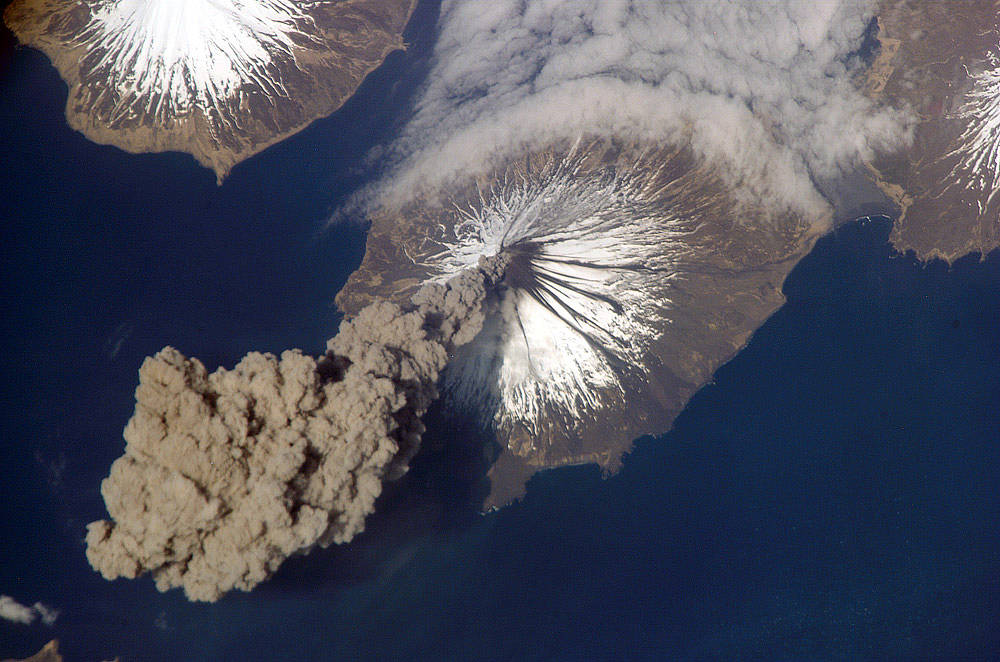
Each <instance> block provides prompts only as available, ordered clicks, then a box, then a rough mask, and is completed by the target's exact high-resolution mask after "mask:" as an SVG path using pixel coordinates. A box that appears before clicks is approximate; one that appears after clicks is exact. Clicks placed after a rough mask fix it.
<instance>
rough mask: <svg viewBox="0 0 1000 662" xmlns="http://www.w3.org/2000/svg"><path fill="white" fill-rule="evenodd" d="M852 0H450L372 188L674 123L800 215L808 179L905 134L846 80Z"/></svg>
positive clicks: (398, 194) (739, 179) (817, 197)
mask: <svg viewBox="0 0 1000 662" xmlns="http://www.w3.org/2000/svg"><path fill="white" fill-rule="evenodd" d="M872 12H873V8H872V6H871V3H869V2H864V1H862V0H826V1H823V2H818V3H802V2H799V1H798V0H773V1H771V2H759V3H758V2H752V3H747V2H736V1H734V0H715V1H707V0H677V1H675V2H665V3H652V2H630V1H628V0H572V1H570V0H527V1H525V0H494V1H492V2H490V3H482V2H475V1H472V0H450V1H446V2H445V3H444V4H443V7H442V12H441V19H440V36H439V40H438V44H437V46H436V48H435V53H434V63H433V66H432V69H431V72H430V74H429V78H428V80H427V82H426V84H425V87H424V90H423V93H422V95H421V97H420V99H419V101H418V103H417V106H416V108H415V115H414V117H413V119H412V121H411V123H410V124H409V126H408V128H407V129H406V130H405V132H404V134H403V135H402V137H401V138H400V139H399V140H398V141H397V142H396V143H395V144H394V145H393V146H392V147H391V149H390V150H389V151H388V152H389V154H391V155H392V157H391V158H393V159H394V161H395V165H396V168H395V170H394V172H395V176H394V177H392V178H390V179H389V180H388V181H387V182H385V183H384V184H383V187H382V190H381V191H380V192H379V196H380V199H381V201H382V202H391V201H393V200H394V199H400V198H401V199H405V198H406V197H408V196H410V195H412V193H413V192H414V190H415V189H419V188H420V187H421V186H424V185H443V184H446V183H447V182H448V181H449V179H450V178H453V177H456V176H460V175H461V174H463V173H469V172H470V171H471V172H477V171H481V170H484V169H486V168H489V167H490V166H492V165H494V164H496V163H499V162H502V161H503V160H505V159H507V158H509V157H510V156H513V155H514V154H516V153H518V152H522V151H524V150H527V149H532V148H538V147H544V146H545V145H546V144H548V143H550V142H551V141H554V140H559V139H564V138H573V137H575V136H578V135H581V134H594V135H615V136H620V137H626V138H630V139H639V140H652V141H663V140H670V139H676V138H681V137H683V138H684V139H685V140H690V142H691V144H692V145H693V147H694V148H695V150H696V151H697V152H698V154H699V155H701V156H704V157H707V158H709V159H711V160H712V161H713V162H716V163H718V164H719V166H720V168H721V169H722V170H723V171H724V172H725V173H726V175H727V177H728V179H729V181H730V183H731V184H732V185H733V186H734V187H735V188H739V189H740V190H742V191H746V192H749V193H752V194H754V195H755V197H757V198H758V199H760V200H765V201H768V202H770V203H774V204H775V205H778V206H780V207H782V208H789V209H793V210H796V211H800V212H803V213H806V214H810V215H821V214H822V213H823V212H824V211H825V210H826V209H827V208H828V207H827V205H826V202H825V200H824V199H823V197H822V195H821V194H820V192H819V191H818V190H817V188H816V186H815V184H814V182H815V181H816V180H826V179H831V178H836V177H838V176H839V175H840V174H841V173H842V172H844V171H845V170H849V169H853V168H854V167H855V166H856V165H857V164H858V162H859V161H861V160H866V159H869V158H871V156H872V155H873V153H874V152H876V151H881V150H888V149H893V148H895V147H897V146H899V145H901V144H904V143H905V142H906V141H907V140H908V137H909V130H908V126H907V125H908V122H907V118H906V116H905V115H902V114H900V113H897V112H892V111H890V110H887V109H878V108H876V107H874V106H873V104H872V103H871V102H870V101H869V100H868V99H867V98H865V97H864V96H863V95H862V94H861V93H860V92H859V91H858V90H857V88H856V86H855V85H854V83H853V82H852V75H854V74H855V72H856V70H857V67H858V65H859V63H858V61H857V58H855V57H853V56H852V53H854V52H856V51H857V49H858V48H859V47H860V45H861V43H862V40H863V37H864V33H865V29H866V27H867V25H868V22H869V21H870V19H871V17H872V15H873V13H872Z"/></svg>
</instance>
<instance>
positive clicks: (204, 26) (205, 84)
mask: <svg viewBox="0 0 1000 662" xmlns="http://www.w3.org/2000/svg"><path fill="white" fill-rule="evenodd" d="M415 6H416V0H318V1H316V2H311V3H297V2H294V1H293V0H255V2H252V3H249V2H248V3H237V2H234V0H222V2H208V0H203V2H201V3H197V4H196V3H192V2H184V3H181V2H176V0H143V2H135V1H134V0H125V1H123V2H120V3H115V2H112V1H111V0H14V2H13V3H11V4H10V5H9V6H8V7H7V9H6V11H5V12H4V21H5V22H6V23H7V25H8V26H9V27H10V29H11V30H12V31H13V32H14V33H15V35H16V36H17V38H18V39H19V40H20V41H21V42H22V43H24V44H26V45H28V46H32V47H35V48H38V49H40V50H42V51H43V52H44V53H45V54H46V55H48V57H49V59H50V60H52V62H53V64H54V65H55V67H56V69H58V70H59V73H60V75H61V76H62V78H63V80H65V81H66V84H67V85H68V86H69V97H68V99H67V102H66V120H67V122H68V123H69V125H70V126H71V127H73V128H74V129H76V130H77V131H80V132H82V133H83V134H84V135H85V136H87V137H88V138H89V139H91V140H93V141H94V142H97V143H100V144H107V145H114V146H116V147H120V148H121V149H124V150H125V151H128V152H133V153H143V152H162V151H181V152H187V153H189V154H191V155H193V156H194V158H195V159H196V160H197V161H198V162H199V163H201V164H202V165H204V166H205V167H207V168H211V169H212V170H214V171H215V173H216V176H217V178H218V181H219V182H220V183H221V182H222V180H223V179H224V178H225V177H226V176H227V175H228V174H229V172H230V170H231V169H232V168H233V166H234V165H236V164H237V163H239V162H240V161H243V160H244V159H246V158H249V157H250V156H252V155H254V154H256V153H257V152H260V151H262V150H264V149H265V148H267V147H269V146H270V145H272V144H274V143H276V142H279V141H281V140H282V139H284V138H287V137H288V136H290V135H292V134H294V133H296V132H298V131H300V130H302V129H303V128H305V127H306V126H307V125H309V124H310V123H311V122H312V121H313V120H315V119H317V118H320V117H324V116H326V115H329V114H330V113H332V112H333V111H335V110H337V109H338V108H340V106H341V105H343V103H344V102H345V101H346V100H347V99H348V98H350V96H351V95H352V94H354V92H355V90H356V89H357V88H358V86H359V85H360V84H361V81H362V80H364V78H365V76H367V75H368V74H369V73H370V72H371V71H372V70H374V69H375V68H377V67H378V66H379V65H380V64H381V63H382V62H383V60H384V59H385V58H386V56H388V55H389V53H391V52H392V51H395V50H399V49H402V48H404V44H403V41H402V31H403V28H404V27H405V26H406V23H407V21H409V18H410V15H411V14H412V12H413V9H414V7H415Z"/></svg>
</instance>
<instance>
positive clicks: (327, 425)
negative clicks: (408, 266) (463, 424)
mask: <svg viewBox="0 0 1000 662" xmlns="http://www.w3.org/2000/svg"><path fill="white" fill-rule="evenodd" d="M502 268H503V263H502V259H501V258H494V259H492V260H485V259H484V260H483V261H481V262H480V263H479V264H478V265H477V266H472V267H471V268H468V269H465V270H464V271H462V272H461V273H459V274H458V275H456V276H454V277H453V278H451V279H450V280H448V281H447V282H445V283H429V284H426V285H424V286H423V287H421V288H420V289H419V290H418V291H417V292H416V293H415V294H414V295H413V296H412V297H411V299H410V301H409V302H407V304H406V305H405V306H400V305H398V304H395V303H390V302H387V301H376V302H374V303H372V304H371V305H369V306H367V307H365V308H364V309H363V310H361V311H360V312H359V313H358V314H357V315H356V316H354V317H353V318H352V319H350V320H345V321H344V323H343V324H342V325H341V328H340V332H339V333H338V334H337V335H336V336H335V337H334V338H332V339H330V341H329V342H328V351H327V353H326V355H325V356H323V357H322V358H320V359H319V360H315V359H313V358H311V357H308V356H304V355H303V354H302V353H301V352H299V351H298V350H292V351H286V352H284V353H283V354H282V355H281V358H280V359H279V358H277V357H275V356H273V355H270V354H260V353H251V354H248V355H247V356H246V357H245V358H244V359H243V360H242V361H240V363H239V364H238V365H237V366H236V367H235V368H234V369H233V370H225V369H222V368H220V369H218V370H217V371H215V372H214V373H211V374H209V373H208V372H207V371H206V370H205V367H204V366H203V365H202V364H201V363H200V362H199V361H198V360H197V359H189V358H186V357H185V356H183V355H182V354H181V353H180V352H178V351H177V350H175V349H172V348H169V347H168V348H165V349H164V350H162V351H161V352H159V353H158V354H157V355H156V356H153V357H150V358H148V359H146V361H145V362H144V363H143V365H142V368H141V369H140V371H139V379H140V383H139V387H138V388H137V389H136V408H135V414H134V415H133V417H132V419H131V420H130V421H129V423H128V425H127V426H126V428H125V440H126V442H127V444H126V448H125V455H124V456H122V457H121V458H119V459H118V460H116V461H115V463H114V464H113V465H112V467H111V473H110V475H109V476H108V478H107V479H105V481H104V482H103V484H102V486H101V493H102V494H103V496H104V500H105V503H106V504H107V508H108V512H109V513H110V515H111V519H110V520H101V521H97V522H92V523H91V524H90V525H89V526H88V532H87V558H88V559H89V561H90V563H91V565H92V566H93V567H94V568H95V569H96V570H98V571H100V572H101V574H102V575H104V577H105V578H107V579H115V578H117V577H128V578H134V577H136V576H138V575H140V574H142V573H145V572H150V573H152V575H153V577H154V579H155V580H156V586H157V588H159V589H160V590H161V591H163V590H167V589H169V588H173V587H183V588H184V591H185V593H186V594H187V596H188V597H189V598H190V599H192V600H203V601H214V600H217V599H218V598H219V597H220V596H221V595H222V594H224V593H225V592H227V591H230V590H232V589H241V590H250V589H252V588H253V587H254V586H256V585H257V584H259V583H260V582H262V581H264V580H265V579H266V578H267V577H268V576H269V575H270V574H271V573H273V572H274V571H275V570H276V569H277V568H278V566H280V565H281V563H282V562H283V561H284V560H285V559H286V558H288V557H289V556H290V555H292V554H295V553H297V552H306V551H308V550H309V549H311V548H313V547H314V546H316V545H319V546H321V547H325V546H328V545H330V544H331V543H341V542H345V541H348V540H350V539H351V538H353V537H354V536H355V535H357V534H358V533H359V532H360V531H362V529H363V527H364V519H365V517H366V516H367V515H368V514H369V513H371V512H372V510H373V505H374V502H375V499H376V497H378V495H379V493H380V492H381V485H382V481H383V480H385V479H387V478H394V477H398V476H399V475H401V474H402V473H403V472H405V471H406V468H407V463H408V461H409V459H410V458H411V457H412V455H413V454H414V453H415V452H416V450H417V448H418V446H419V443H420V436H421V434H422V432H423V426H422V424H421V423H420V416H421V415H422V414H423V413H424V412H425V411H426V409H427V407H428V406H429V405H430V403H431V401H432V400H433V399H434V398H435V397H436V395H437V393H436V389H435V384H436V382H437V380H438V374H439V372H440V371H441V370H442V368H443V367H444V365H445V363H446V362H447V361H448V357H449V354H450V353H451V352H453V351H454V349H455V348H457V347H459V346H461V345H463V344H465V343H467V342H469V341H470V340H471V339H472V338H473V337H474V336H475V335H476V334H477V333H478V332H479V330H480V329H481V327H482V323H483V319H484V311H483V306H484V302H485V301H486V295H487V291H488V289H489V288H490V287H491V286H492V284H493V283H494V282H495V281H496V280H497V279H498V278H499V277H500V273H501V271H502Z"/></svg>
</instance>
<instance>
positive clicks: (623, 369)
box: [430, 153, 687, 436]
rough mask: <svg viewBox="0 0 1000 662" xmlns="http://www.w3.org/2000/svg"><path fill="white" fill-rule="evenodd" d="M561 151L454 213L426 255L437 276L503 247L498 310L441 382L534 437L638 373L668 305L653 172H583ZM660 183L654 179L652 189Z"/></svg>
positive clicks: (669, 266)
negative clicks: (445, 240) (545, 424)
mask: <svg viewBox="0 0 1000 662" xmlns="http://www.w3.org/2000/svg"><path fill="white" fill-rule="evenodd" d="M580 166H581V163H580V161H579V160H578V159H577V157H576V156H575V155H574V154H572V153H571V154H570V155H569V156H568V157H567V158H566V159H565V160H563V161H562V162H561V163H558V164H557V165H556V166H555V167H553V168H552V169H551V170H550V171H549V172H548V173H547V174H546V176H544V177H542V178H538V177H528V176H526V175H524V174H523V173H514V174H512V175H508V177H507V178H506V179H504V180H502V181H501V182H500V183H499V184H497V185H496V186H495V187H494V188H493V189H492V190H490V191H489V192H488V193H487V194H485V195H483V196H482V197H481V198H480V201H479V203H478V204H476V205H474V206H472V207H470V208H466V209H461V210H460V219H461V220H460V223H459V225H458V227H457V228H456V231H455V236H456V238H457V240H456V241H455V242H454V243H450V244H446V245H445V246H444V248H443V250H442V251H441V252H440V253H439V254H437V255H435V256H433V257H432V258H431V260H430V262H431V264H432V265H433V267H434V269H435V270H436V271H437V273H438V274H439V277H440V278H442V279H443V278H445V277H447V276H448V275H449V274H453V273H456V272H457V271H460V270H462V269H465V268H468V267H471V266H474V265H475V264H476V262H477V261H478V259H479V257H480V256H481V255H486V256H490V255H494V254H500V253H502V254H505V255H506V256H507V257H508V259H509V266H508V267H507V271H506V276H505V278H504V281H503V283H502V286H501V289H500V290H499V293H498V299H499V300H498V302H497V312H496V313H495V314H494V315H493V317H492V319H490V320H488V322H487V324H486V326H485V328H484V331H483V332H482V334H481V335H480V337H479V338H478V339H477V340H476V341H475V342H474V343H473V344H472V345H470V346H469V348H468V350H467V351H463V352H461V353H460V354H459V356H458V357H457V358H456V360H455V362H454V363H452V365H451V366H450V367H449V369H448V371H447V373H446V378H445V380H446V381H445V388H446V389H447V390H448V391H449V392H450V394H451V395H452V396H454V397H455V398H456V399H457V400H458V401H459V402H460V403H462V404H463V405H468V406H469V408H470V409H471V410H473V411H478V412H483V413H484V414H485V415H486V416H487V417H489V416H492V417H493V419H494V420H493V421H492V423H493V424H494V425H496V426H497V427H498V428H499V429H501V430H508V431H509V430H511V429H512V428H514V427H515V426H518V427H521V428H522V429H523V430H525V431H527V432H528V433H529V434H531V435H532V436H534V435H537V434H538V433H539V430H538V427H537V425H538V422H539V421H540V420H542V419H543V418H545V417H552V416H555V417H557V418H565V419H566V420H573V421H579V420H581V419H585V418H586V417H587V416H589V415H593V414H594V412H596V411H597V410H599V409H601V408H602V399H606V398H607V397H608V391H611V392H614V393H615V395H616V396H620V397H624V394H625V390H626V389H625V387H624V385H623V383H622V380H623V379H624V378H626V377H628V376H635V375H640V374H642V373H643V372H644V371H645V368H643V366H642V359H643V353H644V350H645V349H646V348H647V346H648V344H649V342H650V341H651V340H652V339H653V338H655V337H656V335H657V326H659V325H660V324H661V323H663V321H664V319H665V312H666V310H667V309H669V307H670V306H671V302H670V299H669V296H668V295H665V294H664V290H665V288H666V287H667V286H668V284H669V282H670V280H671V279H672V278H673V277H674V276H675V275H676V273H677V261H678V260H679V259H680V257H681V255H682V254H683V252H684V248H685V244H684V242H683V241H680V239H681V238H682V237H683V236H684V234H686V232H687V228H686V226H685V224H684V223H683V222H682V221H681V219H679V218H677V217H675V216H673V215H671V214H670V212H669V211H668V210H664V209H663V208H662V206H659V207H658V206H654V204H653V201H654V200H657V199H661V198H662V196H663V194H664V192H663V191H662V190H654V189H655V187H656V186H657V184H654V182H657V181H658V179H657V175H658V172H657V171H655V170H653V171H650V170H649V169H648V168H646V167H640V166H637V167H635V168H626V169H623V170H620V171H616V172H608V171H598V172H587V173H581V172H580ZM660 186H662V184H660Z"/></svg>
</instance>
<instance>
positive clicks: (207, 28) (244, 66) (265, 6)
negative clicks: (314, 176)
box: [76, 0, 314, 113]
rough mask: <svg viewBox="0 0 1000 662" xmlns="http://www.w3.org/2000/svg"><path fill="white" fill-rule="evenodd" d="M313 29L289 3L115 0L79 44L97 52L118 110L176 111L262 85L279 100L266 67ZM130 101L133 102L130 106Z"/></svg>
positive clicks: (280, 0)
mask: <svg viewBox="0 0 1000 662" xmlns="http://www.w3.org/2000/svg"><path fill="white" fill-rule="evenodd" d="M313 31H314V30H313V29H312V26H311V25H310V21H309V17H308V16H307V15H306V14H304V13H303V11H302V10H301V9H300V5H299V3H296V2H290V1H289V0H115V1H114V2H108V3H104V4H103V5H101V6H100V7H99V8H98V9H97V11H95V12H94V13H93V14H92V15H91V18H90V21H89V23H88V24H87V26H86V28H85V29H84V31H83V32H82V34H81V35H80V36H79V37H78V38H77V40H76V43H78V44H79V45H81V46H83V47H85V48H86V49H87V51H88V52H91V53H94V54H96V56H97V57H96V60H95V61H94V62H93V63H92V64H91V66H92V68H94V69H100V70H105V69H106V71H107V72H108V81H107V82H108V85H109V86H110V87H111V88H112V89H113V90H114V93H115V94H116V95H117V96H118V97H119V98H120V99H122V100H123V101H126V104H125V107H123V108H122V109H121V110H122V111H125V110H131V111H133V112H134V111H136V110H146V109H154V112H158V113H179V112H184V111H185V110H188V109H189V108H190V107H191V106H192V105H193V104H194V103H200V104H204V105H210V104H211V103H212V102H213V101H214V100H215V99H218V98H220V97H227V96H231V95H234V94H237V93H239V91H240V88H241V87H243V86H246V85H258V86H260V87H261V88H262V89H264V90H266V91H267V92H268V93H269V94H272V95H280V94H282V90H281V89H280V88H278V87H277V85H278V84H280V83H278V81H275V80H273V79H272V77H271V76H272V72H269V71H268V68H269V66H270V65H271V63H272V62H273V61H274V59H275V57H276V56H277V55H278V54H282V55H285V56H287V57H289V58H292V57H294V49H295V40H294V39H293V35H296V34H298V35H299V41H300V42H302V41H304V40H305V39H306V38H307V35H309V34H310V33H311V32H313ZM129 100H131V103H128V101H129Z"/></svg>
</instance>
